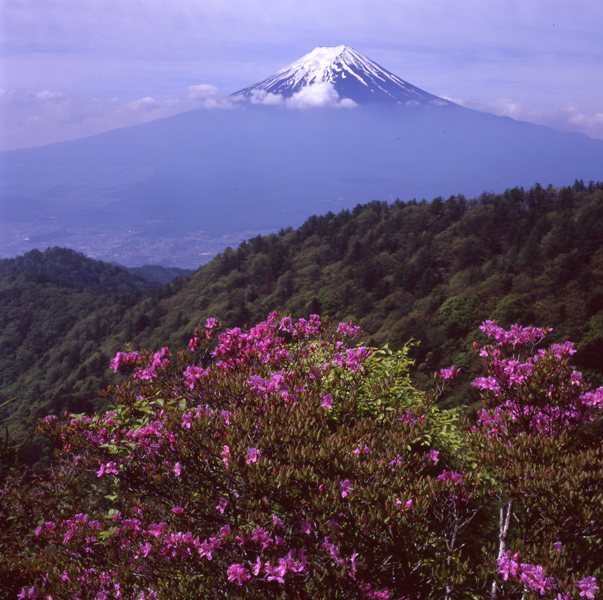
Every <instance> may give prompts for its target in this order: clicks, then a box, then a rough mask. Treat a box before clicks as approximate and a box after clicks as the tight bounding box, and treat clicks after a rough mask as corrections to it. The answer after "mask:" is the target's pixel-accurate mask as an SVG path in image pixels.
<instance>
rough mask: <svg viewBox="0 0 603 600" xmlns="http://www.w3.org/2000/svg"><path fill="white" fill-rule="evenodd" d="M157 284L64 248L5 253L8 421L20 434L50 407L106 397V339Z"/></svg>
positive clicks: (3, 396)
mask: <svg viewBox="0 0 603 600" xmlns="http://www.w3.org/2000/svg"><path fill="white" fill-rule="evenodd" d="M156 289H157V285H156V284H151V283H149V282H146V281H144V280H142V279H140V278H139V277H136V276H134V275H130V274H129V273H128V272H127V270H125V269H123V268H120V267H116V266H114V265H108V264H105V263H102V262H99V261H94V260H90V259H88V258H86V257H84V256H82V255H80V254H77V253H75V252H73V251H71V250H65V249H60V248H51V249H49V250H47V251H45V252H38V251H33V252H30V253H28V254H26V255H24V256H21V257H18V258H16V259H10V260H3V261H0V307H1V309H0V422H4V423H5V424H7V425H8V426H9V429H10V430H11V434H12V435H13V436H14V437H16V438H21V437H22V436H23V435H25V434H31V433H32V431H33V427H34V425H35V422H36V420H37V419H38V418H39V417H41V416H44V415H46V414H48V413H49V412H50V411H53V410H54V411H57V412H61V411H63V410H71V411H76V412H77V411H82V410H90V409H91V408H92V407H93V406H95V405H96V404H97V403H98V401H99V391H100V388H101V387H102V386H104V385H107V384H108V383H109V381H110V380H109V378H108V377H107V375H108V373H107V370H106V366H107V361H108V360H109V354H108V353H106V351H105V350H104V349H103V346H102V344H103V343H104V341H105V340H106V339H107V338H108V337H110V336H112V335H115V332H116V331H119V330H120V329H122V328H123V322H122V320H123V317H124V314H125V313H126V311H127V310H128V309H130V308H131V307H132V306H134V305H136V304H138V303H139V302H140V300H141V299H142V298H143V297H145V296H147V297H148V296H149V294H151V292H153V291H154V290H156ZM145 324H146V322H145ZM133 333H134V329H131V330H130V333H129V335H133ZM32 451H33V450H32Z"/></svg>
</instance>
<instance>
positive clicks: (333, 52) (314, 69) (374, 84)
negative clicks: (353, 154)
mask: <svg viewBox="0 0 603 600" xmlns="http://www.w3.org/2000/svg"><path fill="white" fill-rule="evenodd" d="M324 84H328V85H330V86H332V87H333V89H334V90H335V92H337V94H338V95H339V96H340V97H341V98H345V99H347V100H350V101H352V102H353V103H354V104H366V103H371V102H387V103H396V104H410V105H418V104H434V105H438V106H443V105H446V104H450V103H449V102H448V101H447V100H444V99H443V98H438V97H437V96H434V95H433V94H429V93H428V92H426V91H424V90H422V89H420V88H418V87H416V86H414V85H412V84H410V83H408V82H407V81H404V80H403V79H401V78H400V77H398V76H397V75H394V73H392V72H391V71H388V70H387V69H384V68H383V67H382V66H380V65H378V64H377V63H376V62H374V61H372V60H371V59H369V58H367V57H366V56H363V55H362V54H360V53H358V52H356V50H354V49H353V48H350V47H349V46H321V47H318V48H314V50H312V51H311V52H309V53H308V54H305V55H304V56H302V57H301V58H300V59H298V60H296V61H294V62H292V63H291V64H290V65H287V66H286V67H284V68H283V69H281V70H280V71H278V73H276V74H275V75H272V76H271V77H268V78H267V79H264V80H263V81H261V82H260V83H256V84H255V85H253V86H250V87H247V88H245V89H243V90H239V91H238V92H235V93H234V94H233V96H235V97H243V98H250V99H252V100H254V99H255V100H256V101H262V99H264V97H265V95H266V94H271V95H277V96H282V97H284V98H291V97H292V96H294V95H295V94H298V93H300V92H302V91H303V90H304V88H306V87H308V86H317V85H324Z"/></svg>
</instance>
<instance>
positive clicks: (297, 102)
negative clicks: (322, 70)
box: [286, 82, 356, 110]
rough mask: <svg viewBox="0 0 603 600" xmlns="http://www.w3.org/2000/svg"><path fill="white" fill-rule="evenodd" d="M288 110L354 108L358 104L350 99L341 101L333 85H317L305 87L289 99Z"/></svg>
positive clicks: (287, 102) (287, 101)
mask: <svg viewBox="0 0 603 600" xmlns="http://www.w3.org/2000/svg"><path fill="white" fill-rule="evenodd" d="M286 105H287V108H294V109H301V110H304V109H307V108H327V107H334V108H353V107H354V106H356V103H355V102H354V101H353V100H350V99H349V98H343V99H341V98H340V97H339V94H338V93H337V91H336V90H335V88H334V86H333V84H331V83H326V82H324V83H316V84H314V85H308V86H306V87H303V88H302V89H301V90H300V91H299V92H296V93H295V94H293V96H291V98H287V100H286Z"/></svg>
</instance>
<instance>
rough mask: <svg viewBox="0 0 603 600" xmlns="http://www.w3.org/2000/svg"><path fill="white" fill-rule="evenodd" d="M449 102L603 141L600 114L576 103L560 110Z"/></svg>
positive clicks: (501, 100)
mask: <svg viewBox="0 0 603 600" xmlns="http://www.w3.org/2000/svg"><path fill="white" fill-rule="evenodd" d="M444 97H445V98H446V99H447V100H450V101H451V102H456V103H457V104H460V105H461V106H466V107H467V108H472V109H475V110H480V111H483V112H489V113H493V114H495V115H499V116H501V117H510V118H511V119H515V120H517V121H527V122H528V123H536V124H538V125H546V126H547V127H552V128H553V129H558V130H560V131H579V132H581V133H584V134H586V135H588V136H591V137H594V138H603V112H598V111H595V112H589V111H587V110H584V109H580V108H578V107H577V106H576V105H575V104H571V103H570V104H568V105H566V106H562V107H545V108H542V107H535V106H533V105H529V106H526V105H524V104H523V103H521V102H519V101H517V100H512V99H509V98H497V99H494V100H491V101H482V100H475V99H466V98H453V97H447V96H444Z"/></svg>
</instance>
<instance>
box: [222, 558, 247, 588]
mask: <svg viewBox="0 0 603 600" xmlns="http://www.w3.org/2000/svg"><path fill="white" fill-rule="evenodd" d="M226 575H227V577H228V581H230V582H231V583H236V584H237V585H238V586H242V585H243V584H244V583H246V582H247V581H249V580H250V579H251V575H250V574H249V572H248V571H247V569H246V568H245V567H244V566H243V565H242V564H241V563H233V564H232V565H230V566H229V567H228V569H226Z"/></svg>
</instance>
